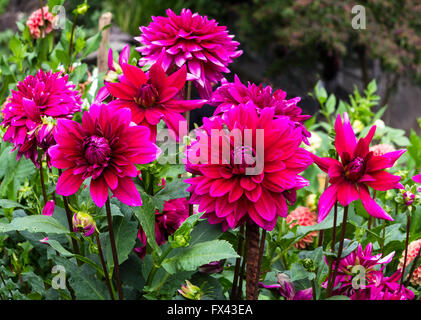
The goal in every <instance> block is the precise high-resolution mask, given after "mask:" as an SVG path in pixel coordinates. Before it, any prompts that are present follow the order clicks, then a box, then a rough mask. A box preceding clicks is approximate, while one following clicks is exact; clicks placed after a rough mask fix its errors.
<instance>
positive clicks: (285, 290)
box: [259, 273, 313, 300]
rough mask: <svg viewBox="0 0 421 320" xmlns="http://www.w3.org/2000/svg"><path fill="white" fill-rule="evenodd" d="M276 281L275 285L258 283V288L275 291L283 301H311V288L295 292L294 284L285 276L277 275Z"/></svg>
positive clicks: (282, 274)
mask: <svg viewBox="0 0 421 320" xmlns="http://www.w3.org/2000/svg"><path fill="white" fill-rule="evenodd" d="M277 279H278V283H277V284H269V285H266V284H264V283H263V282H259V287H260V288H265V289H268V290H276V291H277V292H278V293H279V294H280V295H281V296H282V297H284V298H285V300H311V299H312V298H313V289H312V288H308V289H304V290H300V291H298V292H296V291H295V286H294V283H293V282H292V281H291V279H290V278H289V277H288V276H287V275H286V274H284V273H280V274H278V275H277Z"/></svg>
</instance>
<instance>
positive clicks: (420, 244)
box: [399, 239, 421, 286]
mask: <svg viewBox="0 0 421 320" xmlns="http://www.w3.org/2000/svg"><path fill="white" fill-rule="evenodd" d="M420 250H421V239H418V240H415V241H412V242H411V243H410V244H409V246H408V256H407V259H406V265H407V266H408V265H409V264H410V263H411V262H412V261H413V260H414V259H415V258H416V257H417V255H419V254H420V253H419V251H420ZM418 259H421V257H420V258H418ZM418 261H420V260H418ZM403 262H404V252H403V253H402V257H401V259H400V260H399V268H401V269H402V268H403ZM410 282H411V283H412V284H413V285H415V286H421V266H419V267H418V268H417V269H415V270H414V272H413V274H412V276H411V280H410Z"/></svg>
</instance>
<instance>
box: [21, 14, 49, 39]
mask: <svg viewBox="0 0 421 320" xmlns="http://www.w3.org/2000/svg"><path fill="white" fill-rule="evenodd" d="M53 20H54V15H53V14H52V13H51V12H49V11H48V6H45V7H42V8H41V9H38V10H36V11H34V12H32V14H31V15H30V16H29V19H28V20H27V21H26V25H27V26H28V28H29V32H30V33H31V37H32V38H34V39H38V38H39V37H42V38H44V37H45V35H46V34H48V33H50V32H51V31H53Z"/></svg>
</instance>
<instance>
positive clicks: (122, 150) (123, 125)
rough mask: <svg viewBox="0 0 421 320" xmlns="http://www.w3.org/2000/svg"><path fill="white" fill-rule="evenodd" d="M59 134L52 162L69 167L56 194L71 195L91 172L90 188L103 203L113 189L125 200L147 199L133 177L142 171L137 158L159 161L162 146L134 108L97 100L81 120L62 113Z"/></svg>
mask: <svg viewBox="0 0 421 320" xmlns="http://www.w3.org/2000/svg"><path fill="white" fill-rule="evenodd" d="M54 137H55V139H56V142H57V144H56V145H54V146H52V147H50V149H49V150H48V153H49V155H50V157H51V161H52V164H53V166H55V167H56V168H59V169H66V170H65V171H64V172H63V173H62V174H61V175H60V177H59V179H58V182H57V188H56V192H57V194H60V195H63V196H69V195H72V194H74V193H76V192H77V191H78V190H79V187H80V186H81V185H82V183H83V182H84V180H86V179H88V178H91V180H90V193H91V196H92V200H93V201H94V202H95V204H96V205H97V206H98V207H102V206H103V205H104V203H105V202H106V200H107V198H108V192H109V189H110V190H111V192H112V193H113V195H114V196H115V197H117V198H118V199H119V200H120V201H121V202H123V203H125V204H126V205H129V206H141V205H142V200H141V198H140V195H139V192H138V190H137V189H136V186H135V184H134V182H133V179H132V177H136V176H137V168H136V166H135V164H146V163H150V162H152V161H154V160H155V159H156V157H157V156H158V154H159V149H158V147H157V146H156V145H155V144H154V143H152V142H151V141H150V140H149V129H148V128H146V127H144V126H137V125H135V124H134V123H132V122H131V112H130V109H128V108H123V109H119V110H114V109H113V108H111V107H109V106H107V105H99V104H93V105H92V106H91V108H90V110H89V111H86V112H84V113H83V117H82V124H80V123H78V122H76V121H73V120H67V119H59V120H58V122H57V132H56V134H55V136H54Z"/></svg>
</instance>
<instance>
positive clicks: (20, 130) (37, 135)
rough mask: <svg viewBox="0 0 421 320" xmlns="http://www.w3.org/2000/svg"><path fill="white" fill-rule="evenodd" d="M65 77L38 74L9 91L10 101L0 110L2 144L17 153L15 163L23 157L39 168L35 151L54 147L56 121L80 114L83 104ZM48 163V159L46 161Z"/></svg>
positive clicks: (49, 73)
mask: <svg viewBox="0 0 421 320" xmlns="http://www.w3.org/2000/svg"><path fill="white" fill-rule="evenodd" d="M68 78H69V76H68V75H65V76H61V74H60V73H59V72H57V73H52V72H51V71H49V72H44V71H42V70H39V71H38V72H37V74H36V75H35V76H32V75H30V76H27V77H26V78H25V79H24V80H23V81H22V82H19V83H18V85H17V91H15V90H12V97H11V98H10V100H9V102H8V103H7V104H6V106H5V108H4V109H3V110H2V115H3V122H2V124H3V126H4V127H5V128H7V130H6V133H5V135H4V137H3V139H4V141H9V142H11V143H13V145H14V149H13V150H16V149H18V153H17V160H18V159H19V158H20V157H21V156H22V155H25V157H26V158H27V159H31V160H32V162H33V163H34V164H35V165H36V166H37V167H39V165H40V164H39V162H38V160H37V147H39V148H41V149H43V150H44V151H47V149H48V148H49V147H50V146H51V145H53V144H55V140H54V133H55V131H56V125H55V122H56V120H57V119H71V118H72V117H73V114H74V113H75V112H78V111H80V107H81V105H82V100H81V98H80V95H79V93H78V91H76V90H74V88H75V86H74V85H72V84H70V83H69V82H68ZM47 163H48V164H49V165H50V163H49V158H48V157H47Z"/></svg>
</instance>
